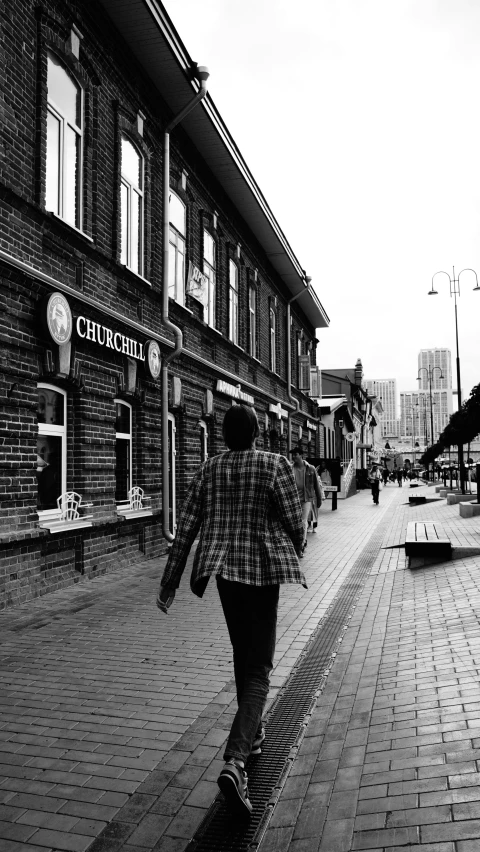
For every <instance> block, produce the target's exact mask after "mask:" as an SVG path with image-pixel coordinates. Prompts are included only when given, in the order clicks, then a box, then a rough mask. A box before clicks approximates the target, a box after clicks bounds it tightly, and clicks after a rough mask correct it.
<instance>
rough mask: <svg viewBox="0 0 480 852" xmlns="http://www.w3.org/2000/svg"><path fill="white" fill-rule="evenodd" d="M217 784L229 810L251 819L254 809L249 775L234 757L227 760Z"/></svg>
mask: <svg viewBox="0 0 480 852" xmlns="http://www.w3.org/2000/svg"><path fill="white" fill-rule="evenodd" d="M217 784H218V786H219V787H220V790H221V791H222V793H223V795H224V796H225V802H226V805H227V808H228V809H229V810H230V811H232V813H234V814H237V816H241V817H249V816H250V814H251V813H252V811H253V807H252V803H251V802H250V799H249V798H248V787H247V773H246V772H245V770H244V769H243V768H242V767H241V766H238V764H237V763H236V762H235V760H234V759H233V757H232V758H230V760H227V762H226V764H225V766H224V767H223V769H222V771H221V772H220V775H219V776H218V779H217Z"/></svg>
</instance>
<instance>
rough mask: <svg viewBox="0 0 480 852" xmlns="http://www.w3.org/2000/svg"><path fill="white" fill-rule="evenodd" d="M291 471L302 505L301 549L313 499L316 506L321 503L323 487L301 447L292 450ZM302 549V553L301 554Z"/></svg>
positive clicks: (305, 537)
mask: <svg viewBox="0 0 480 852" xmlns="http://www.w3.org/2000/svg"><path fill="white" fill-rule="evenodd" d="M292 464H293V472H294V474H295V482H296V484H297V490H298V496H299V498H300V503H301V505H302V515H303V524H304V536H303V551H304V550H305V548H306V546H307V529H308V519H309V516H310V512H311V511H312V505H313V503H314V501H315V500H316V501H317V506H321V504H322V499H323V498H322V494H323V493H324V492H323V488H322V487H321V485H320V480H319V478H318V474H317V471H316V470H315V468H314V466H313V464H309V463H308V462H307V461H305V459H304V458H303V450H302V448H301V447H295V448H294V449H293V450H292ZM303 551H302V554H303Z"/></svg>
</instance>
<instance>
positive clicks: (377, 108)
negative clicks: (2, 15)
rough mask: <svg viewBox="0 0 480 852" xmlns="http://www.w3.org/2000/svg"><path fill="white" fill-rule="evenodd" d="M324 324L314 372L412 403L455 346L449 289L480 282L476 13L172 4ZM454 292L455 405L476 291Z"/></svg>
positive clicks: (475, 335) (274, 2) (477, 9)
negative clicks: (430, 360) (421, 382)
mask: <svg viewBox="0 0 480 852" xmlns="http://www.w3.org/2000/svg"><path fill="white" fill-rule="evenodd" d="M163 2H164V4H165V6H166V9H167V11H168V13H169V15H170V17H171V18H172V21H173V23H174V25H175V27H176V28H177V30H178V32H179V34H180V37H181V39H182V41H183V42H184V44H185V46H186V48H187V50H188V52H189V53H190V55H191V57H192V59H193V60H195V61H196V62H198V64H200V65H207V66H208V67H209V70H210V74H211V76H210V79H209V84H208V85H209V93H210V95H211V97H212V98H213V100H214V102H215V105H216V106H217V108H218V110H219V112H220V114H221V115H222V118H223V119H224V121H225V123H226V125H227V127H228V129H229V131H230V132H231V134H232V136H233V138H234V139H235V142H236V143H237V145H238V147H239V148H240V150H241V152H242V154H243V156H244V158H245V160H246V162H247V165H248V166H249V168H250V170H251V172H252V174H253V176H254V178H255V180H256V181H257V183H258V185H259V186H260V189H261V190H262V192H263V193H264V195H265V197H266V199H267V202H268V203H269V205H270V207H271V209H272V211H273V213H274V215H275V217H276V219H277V221H278V222H279V224H280V226H281V228H282V229H283V231H284V233H285V234H286V236H287V239H288V241H289V243H290V245H291V247H292V249H293V251H294V253H295V254H296V256H297V258H298V260H299V261H300V263H301V265H302V267H303V268H304V269H305V270H306V272H307V274H308V275H310V276H311V277H312V284H313V285H314V286H315V289H316V292H317V294H318V296H319V298H320V301H321V302H322V304H323V306H324V308H325V310H326V312H327V314H328V316H329V317H330V327H329V328H328V329H323V330H321V331H320V332H319V334H318V336H319V339H320V345H319V350H318V363H319V366H320V367H321V368H341V367H352V366H354V364H355V361H356V360H357V358H358V357H360V358H361V359H362V362H363V365H364V371H365V377H366V378H371V379H383V378H396V379H397V382H398V390H399V391H400V390H413V389H415V388H416V387H417V382H416V381H415V379H416V376H417V369H418V368H417V356H418V351H419V350H420V349H422V348H430V347H434V346H438V347H444V346H446V347H448V348H450V349H451V351H452V359H453V360H452V367H453V376H454V386H456V379H455V356H456V351H455V314H454V300H453V298H450V296H449V282H448V278H447V276H446V275H441V276H438V277H437V278H436V279H435V282H436V284H437V285H438V286H437V289H438V291H439V295H438V296H428V295H427V293H428V290H429V289H430V284H431V279H432V276H433V274H434V273H435V272H437V271H438V270H444V271H446V272H448V273H449V274H450V276H451V275H452V268H453V266H454V267H455V272H456V273H457V272H459V271H460V270H462V269H464V268H466V267H471V268H473V269H474V270H475V271H476V273H477V274H478V275H479V277H480V2H479V0H296V2H294V3H292V2H291V0H202V2H199V0H163ZM475 284H476V281H475V276H474V275H473V274H472V273H468V272H465V273H463V274H462V275H461V277H460V286H461V297H460V299H459V300H458V322H459V342H460V358H461V371H462V387H463V396H464V398H467V397H468V395H469V393H470V390H471V389H472V387H473V386H474V385H475V384H478V383H479V382H480V292H476V293H474V292H472V289H473V287H474V286H475Z"/></svg>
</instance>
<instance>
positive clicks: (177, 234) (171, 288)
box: [168, 192, 187, 305]
mask: <svg viewBox="0 0 480 852" xmlns="http://www.w3.org/2000/svg"><path fill="white" fill-rule="evenodd" d="M169 206H170V241H169V260H170V262H169V265H168V295H169V296H170V298H171V299H175V301H176V302H178V303H179V304H180V305H184V304H185V234H186V230H187V226H186V218H187V217H186V210H185V205H184V204H183V202H182V201H180V199H179V197H178V195H175V193H174V192H171V193H170V205H169Z"/></svg>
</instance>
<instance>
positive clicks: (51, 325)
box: [46, 293, 73, 346]
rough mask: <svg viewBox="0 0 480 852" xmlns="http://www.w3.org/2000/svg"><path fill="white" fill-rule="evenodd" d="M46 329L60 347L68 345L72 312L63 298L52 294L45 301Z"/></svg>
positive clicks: (60, 295)
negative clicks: (64, 344)
mask: <svg viewBox="0 0 480 852" xmlns="http://www.w3.org/2000/svg"><path fill="white" fill-rule="evenodd" d="M46 314H47V317H46V319H47V327H48V330H49V332H50V336H51V337H52V339H53V340H54V341H55V343H58V345H59V346H61V345H62V344H63V343H68V341H69V340H70V337H71V335H72V326H73V323H72V312H71V310H70V305H69V304H68V302H67V300H66V298H65V296H62V294H61V293H52V295H51V296H50V298H49V299H48V301H47V310H46Z"/></svg>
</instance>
